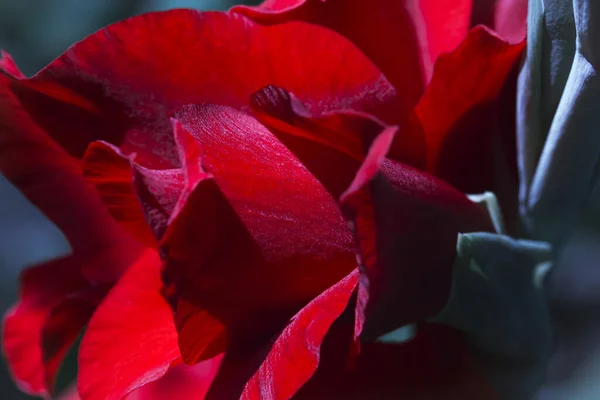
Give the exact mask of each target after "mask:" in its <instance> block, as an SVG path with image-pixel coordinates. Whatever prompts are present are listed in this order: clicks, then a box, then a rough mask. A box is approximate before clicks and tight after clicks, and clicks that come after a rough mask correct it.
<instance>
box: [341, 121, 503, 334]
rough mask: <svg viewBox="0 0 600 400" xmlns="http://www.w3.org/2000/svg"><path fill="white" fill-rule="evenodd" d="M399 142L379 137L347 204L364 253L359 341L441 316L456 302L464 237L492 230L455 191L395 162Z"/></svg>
mask: <svg viewBox="0 0 600 400" xmlns="http://www.w3.org/2000/svg"><path fill="white" fill-rule="evenodd" d="M394 134H395V131H394V130H393V129H387V130H385V131H384V132H383V133H382V134H381V135H380V136H379V137H377V139H376V140H375V141H374V142H373V145H372V146H371V149H370V151H369V154H368V156H367V158H366V159H365V161H364V163H363V165H362V166H361V168H360V170H359V171H358V173H357V174H356V178H355V180H354V181H353V182H352V184H351V185H350V187H349V188H348V190H347V191H346V192H345V193H344V194H343V195H342V197H341V203H342V206H343V207H344V211H345V214H346V216H347V218H348V219H349V222H350V223H351V224H352V226H353V229H354V231H355V236H356V238H357V241H358V245H359V250H360V258H361V260H360V262H361V280H360V285H359V286H360V287H359V298H358V302H357V316H356V321H357V332H356V333H357V335H358V334H360V333H361V332H360V330H361V329H363V331H362V333H363V338H364V339H366V340H369V339H371V340H372V339H375V338H376V337H378V336H380V335H382V334H384V333H387V332H389V331H392V330H394V329H396V328H398V327H400V326H402V325H404V324H407V323H412V322H417V321H421V320H423V319H425V318H427V317H431V316H433V315H436V314H437V313H439V312H440V311H441V310H442V309H443V307H444V306H445V304H446V302H447V299H448V295H449V294H450V287H451V278H452V265H453V262H454V256H455V250H456V240H457V234H458V233H459V232H465V231H472V230H490V229H491V228H492V227H491V222H490V221H489V218H488V217H487V215H486V214H485V213H484V212H483V210H482V209H480V208H479V207H478V206H477V205H475V203H472V202H471V201H469V200H468V199H467V198H466V197H465V196H464V195H463V194H462V193H460V192H458V191H457V190H456V189H454V188H453V187H451V186H449V185H448V184H446V183H445V182H443V181H440V180H438V179H436V178H434V177H433V176H431V175H428V174H426V173H424V172H421V171H418V170H415V169H413V168H411V167H408V166H406V165H402V164H400V163H396V162H393V161H390V160H387V159H386V158H385V155H386V153H387V150H388V149H389V147H390V145H391V143H392V141H393V138H394ZM365 306H366V309H365ZM365 316H366V321H365ZM363 322H364V323H365V325H364V327H363V326H362V325H363Z"/></svg>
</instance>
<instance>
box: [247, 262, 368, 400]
mask: <svg viewBox="0 0 600 400" xmlns="http://www.w3.org/2000/svg"><path fill="white" fill-rule="evenodd" d="M357 283H358V270H354V271H353V272H352V273H350V274H349V275H348V276H346V277H345V278H344V279H342V280H341V281H340V282H338V283H337V284H335V285H333V286H332V287H330V288H329V289H327V290H326V291H324V292H323V293H322V294H320V295H319V296H318V297H317V298H315V299H314V300H313V301H311V302H310V303H309V304H308V305H306V307H304V308H303V309H302V310H301V311H300V312H299V313H298V314H296V316H294V318H292V320H291V321H290V322H289V324H288V325H287V326H286V327H285V328H284V330H283V331H282V332H281V334H280V335H279V337H278V338H277V340H276V341H275V343H274V344H273V346H272V347H271V350H270V351H269V354H268V355H267V357H266V359H265V361H264V362H263V363H262V365H261V366H260V367H259V369H258V370H257V371H256V373H255V374H254V375H253V376H252V378H250V380H249V381H248V383H247V384H246V386H245V388H244V391H243V393H242V396H241V399H243V400H251V399H257V400H258V399H263V398H265V397H267V398H270V399H282V400H283V399H289V398H291V397H292V396H293V395H294V394H295V393H296V392H297V391H298V390H299V389H300V388H301V387H302V386H303V385H304V384H305V383H306V382H307V381H308V380H309V379H310V378H311V376H312V375H313V374H314V372H315V371H316V369H317V366H318V364H319V358H320V350H321V343H322V342H323V339H324V338H325V335H326V334H327V332H328V331H329V328H330V327H331V325H332V324H333V323H334V322H335V320H336V319H337V318H338V317H339V316H340V315H341V314H342V312H343V311H344V309H345V308H346V306H347V305H348V301H349V300H350V297H351V295H352V293H353V292H354V289H355V288H356V284H357Z"/></svg>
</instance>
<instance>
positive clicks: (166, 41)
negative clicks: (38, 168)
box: [11, 9, 398, 169]
mask: <svg viewBox="0 0 600 400" xmlns="http://www.w3.org/2000/svg"><path fill="white" fill-rule="evenodd" d="M173 43H177V47H178V51H176V52H173ZM290 48H293V49H295V50H294V51H292V52H290V51H289V49H290ZM282 54H286V56H285V57H282V56H281V55H282ZM324 59H326V60H327V62H326V63H324V62H323V60H324ZM207 60H210V62H208V61H207ZM298 65H301V66H302V67H301V68H298ZM268 84H276V85H279V86H283V87H286V88H288V89H289V90H292V91H294V93H296V94H297V95H298V96H299V97H300V98H302V99H303V101H305V102H306V103H307V104H309V105H310V106H311V107H312V108H314V109H321V108H323V109H324V111H326V110H330V109H337V108H350V109H356V110H359V111H373V112H381V113H383V114H386V115H388V116H390V115H392V113H393V110H395V109H396V108H397V106H396V104H397V103H398V99H397V96H396V91H395V90H394V89H393V88H392V87H391V86H390V84H389V83H388V81H387V80H386V79H385V78H384V77H383V76H382V74H381V72H379V70H378V69H377V68H376V67H375V66H374V65H373V64H372V63H371V62H370V60H369V59H368V58H367V57H365V56H364V55H363V54H362V53H361V52H360V51H359V50H358V49H356V48H355V47H354V46H353V45H352V44H351V43H350V42H349V41H348V40H346V39H345V38H343V37H342V36H340V35H338V34H336V33H335V32H331V31H329V30H327V29H324V28H322V27H318V26H314V25H310V24H306V23H301V22H295V23H291V24H285V25H281V26H273V27H263V26H259V25H258V24H256V23H254V22H252V21H250V20H249V19H247V18H245V17H243V16H241V15H239V14H229V13H218V12H199V11H196V10H191V9H187V10H183V9H181V10H171V11H166V12H155V13H148V14H144V15H141V16H136V17H133V18H130V19H127V20H124V21H121V22H118V23H115V24H113V25H110V26H108V27H106V28H104V29H103V30H101V31H98V32H96V33H94V34H92V35H90V36H89V37H87V38H85V39H84V40H82V41H80V42H78V43H76V44H75V45H73V46H72V47H71V48H69V49H68V50H67V51H66V52H65V53H64V54H63V55H62V56H60V57H58V58H57V59H56V60H55V61H53V62H52V63H50V64H49V65H48V66H47V67H45V68H44V69H43V70H41V71H40V72H39V73H38V74H36V75H35V76H34V77H32V78H29V79H21V80H18V79H14V78H13V80H12V82H11V91H12V92H13V93H14V94H16V95H17V96H18V97H19V99H20V101H21V102H22V103H23V105H24V107H25V108H26V109H27V111H28V112H29V113H30V114H31V115H32V116H33V118H34V119H35V121H36V122H37V123H38V124H39V125H40V126H41V127H42V129H44V131H46V132H47V133H48V135H49V136H50V137H52V138H53V139H54V140H55V141H56V142H58V143H59V144H60V145H61V146H62V147H64V148H65V149H66V150H67V151H68V152H69V153H70V154H72V155H75V156H77V157H80V156H81V155H82V154H83V153H84V151H85V149H86V148H87V146H88V145H89V143H91V142H93V141H95V140H104V141H107V142H109V143H112V144H115V145H118V146H120V147H121V149H122V150H123V151H124V153H125V154H129V153H131V152H135V153H136V154H137V161H138V162H139V163H140V164H141V165H144V166H146V167H151V168H161V169H162V168H172V167H177V166H178V165H177V162H178V158H177V153H176V148H175V146H174V143H173V140H172V131H171V126H170V124H169V119H168V117H169V115H170V114H172V113H173V112H175V111H176V110H178V109H179V108H180V107H182V106H184V105H186V104H193V103H202V102H210V103H217V104H225V105H229V106H231V107H234V108H236V109H241V108H244V107H247V102H248V98H249V96H250V94H252V93H253V92H255V91H257V90H259V89H260V88H262V87H264V86H266V85H268ZM49 110H52V112H49Z"/></svg>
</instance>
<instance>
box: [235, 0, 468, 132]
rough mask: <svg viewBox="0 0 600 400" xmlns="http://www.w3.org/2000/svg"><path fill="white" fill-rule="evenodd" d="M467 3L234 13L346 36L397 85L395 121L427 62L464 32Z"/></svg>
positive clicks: (339, 3) (301, 4) (340, 3)
mask: <svg viewBox="0 0 600 400" xmlns="http://www.w3.org/2000/svg"><path fill="white" fill-rule="evenodd" d="M470 7H471V1H470V0H459V1H456V0H417V1H410V0H404V1H402V0H379V1H374V2H365V1H362V0H326V1H322V0H295V1H290V0H283V1H277V0H275V1H266V2H264V3H263V4H262V5H260V6H258V7H245V6H239V7H234V8H233V11H234V12H238V13H241V14H244V15H246V16H248V17H250V18H252V19H253V20H255V21H258V22H259V23H263V24H267V25H269V24H277V23H281V22H286V21H294V20H301V21H308V22H311V23H315V24H319V25H323V26H326V27H328V28H331V29H333V30H335V31H337V32H339V33H341V34H342V35H344V36H346V37H347V38H349V39H350V40H351V41H352V42H353V43H354V44H355V45H357V46H358V47H359V48H360V49H361V50H362V51H363V52H364V53H365V54H366V55H367V56H369V57H370V58H371V59H372V60H373V62H375V64H376V65H377V66H378V67H379V68H380V69H381V71H382V72H383V73H384V74H385V75H386V76H387V78H388V79H389V80H390V82H391V83H392V84H393V85H394V86H395V87H396V89H398V92H399V94H400V95H401V96H402V106H401V108H399V110H398V112H399V114H398V119H396V120H392V121H388V122H398V121H399V120H400V119H399V118H401V117H403V116H405V115H407V114H408V112H409V111H410V110H411V109H412V107H413V106H414V105H415V104H416V103H417V101H418V100H419V97H420V96H421V94H422V92H423V89H424V87H425V83H426V82H427V81H428V80H429V77H430V75H431V66H432V62H433V61H435V59H436V58H437V56H438V55H439V54H440V53H442V52H445V51H450V50H453V49H454V48H455V47H456V45H457V44H458V43H459V42H460V41H461V40H462V39H463V37H464V36H465V35H466V33H467V30H468V28H469V22H470V21H469V19H470ZM449 15H450V16H451V17H450V18H449V17H448V16H449ZM287 89H291V88H287ZM292 91H293V89H292Z"/></svg>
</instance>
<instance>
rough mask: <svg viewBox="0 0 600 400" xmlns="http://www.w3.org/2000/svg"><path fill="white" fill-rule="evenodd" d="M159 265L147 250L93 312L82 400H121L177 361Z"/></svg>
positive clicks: (84, 345)
mask: <svg viewBox="0 0 600 400" xmlns="http://www.w3.org/2000/svg"><path fill="white" fill-rule="evenodd" d="M160 264H161V262H160V259H159V257H158V254H157V253H156V251H155V250H151V249H149V250H147V251H146V252H145V253H144V254H143V255H142V256H141V257H140V258H139V259H138V260H137V262H136V263H135V264H134V265H132V266H131V267H130V268H129V270H128V271H127V272H126V273H125V274H124V275H123V276H122V277H121V279H120V280H119V282H118V283H117V284H116V285H115V286H114V287H113V289H112V290H111V291H110V292H109V293H108V295H107V296H106V298H105V299H104V301H103V302H102V304H100V306H99V307H98V309H97V310H96V312H95V313H94V315H93V317H92V319H91V320H90V322H89V325H88V328H87V330H86V333H85V335H84V337H83V340H82V342H81V347H80V350H79V377H78V387H79V393H80V395H81V398H82V400H95V399H98V400H121V399H122V398H123V397H124V396H126V395H127V394H128V393H130V392H131V391H133V390H135V389H137V388H139V387H141V386H143V385H145V384H147V383H149V382H151V381H154V380H156V379H158V378H160V377H162V376H163V375H164V374H165V373H166V372H167V371H168V369H169V368H170V366H171V365H174V364H176V363H177V362H180V358H179V357H180V355H179V350H178V348H177V331H176V330H175V326H174V325H173V314H172V310H171V308H170V307H169V305H168V304H167V302H166V301H165V299H164V298H163V296H162V295H161V287H162V281H161V278H160ZM178 360H179V361H178Z"/></svg>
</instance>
